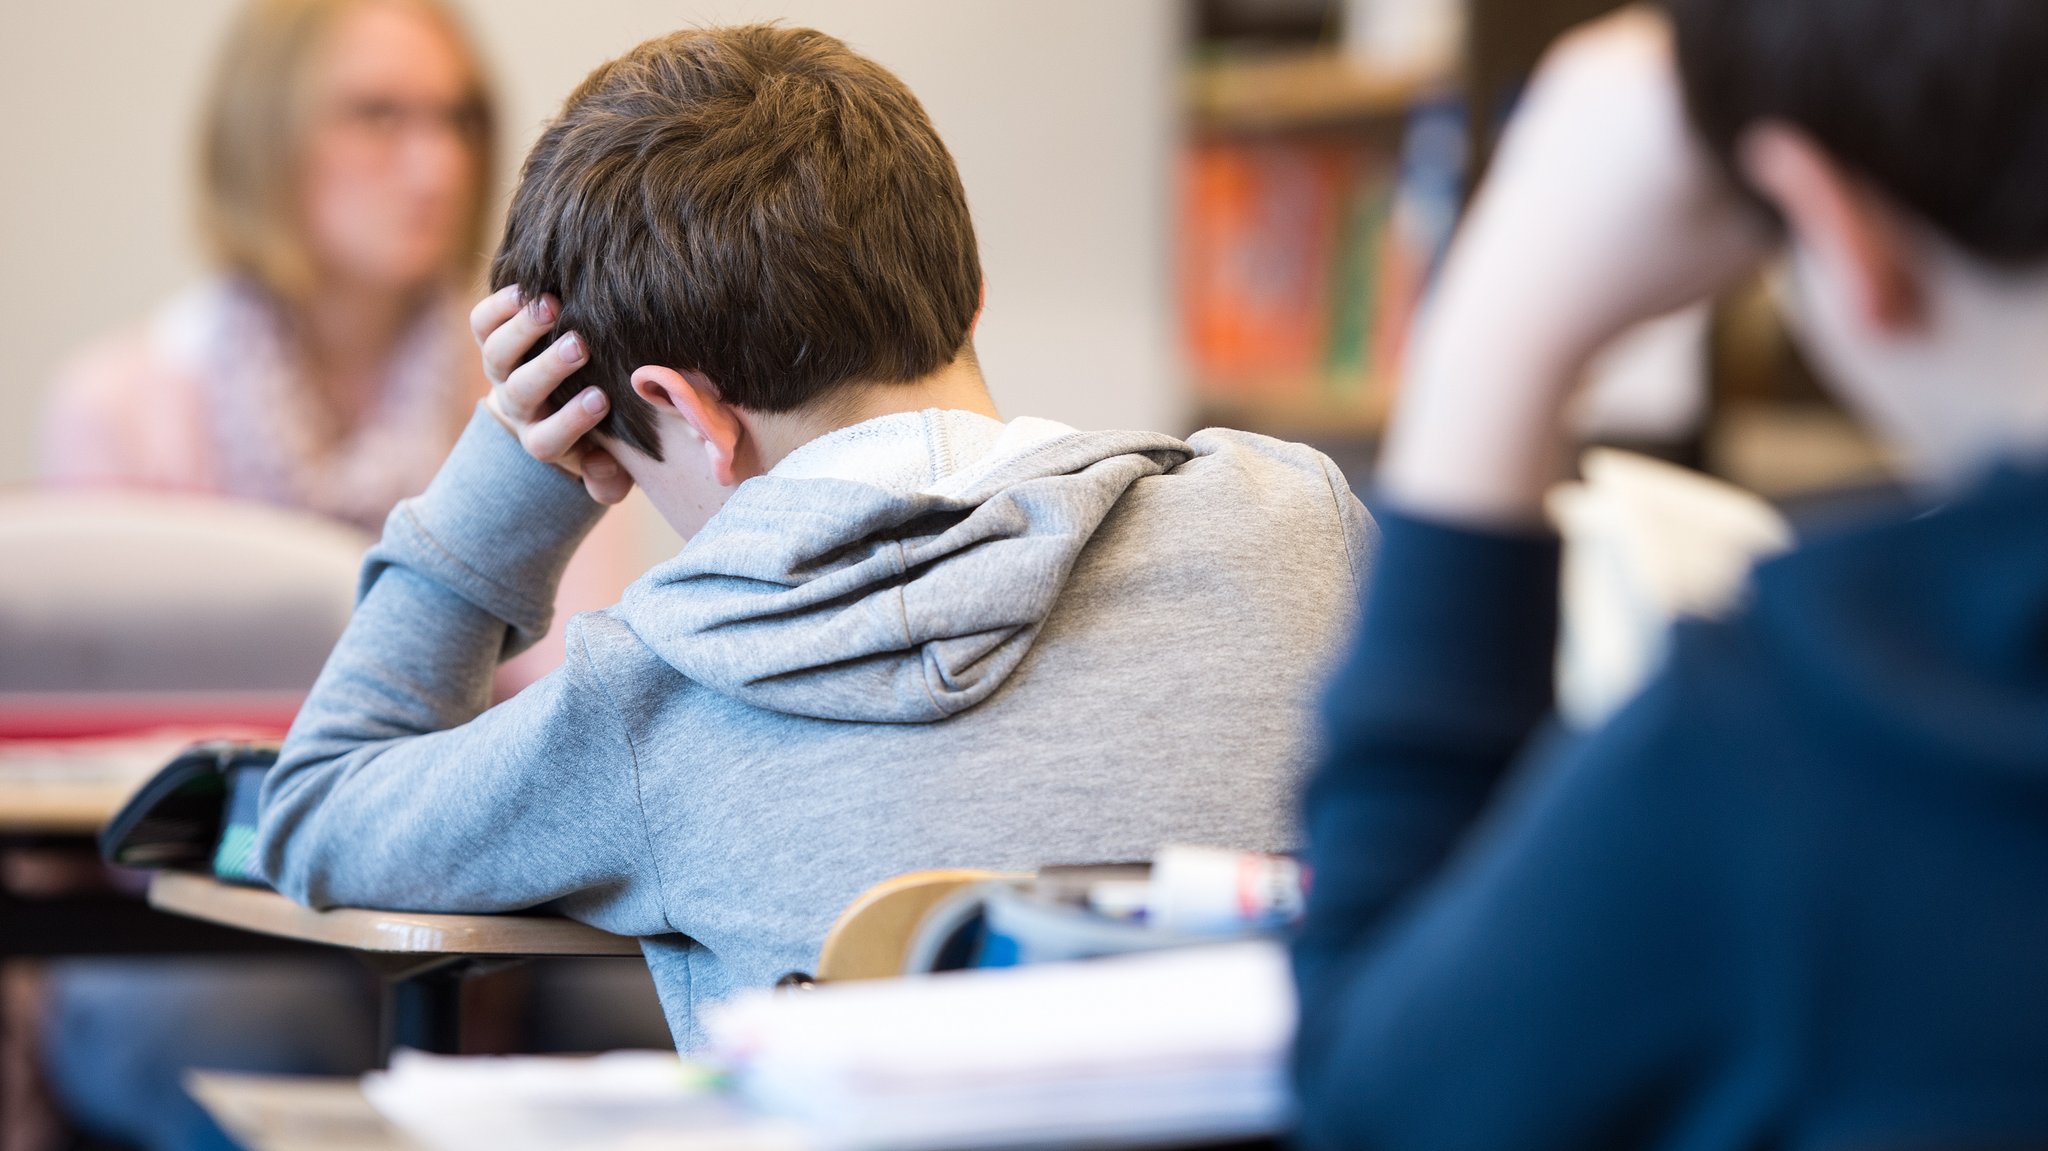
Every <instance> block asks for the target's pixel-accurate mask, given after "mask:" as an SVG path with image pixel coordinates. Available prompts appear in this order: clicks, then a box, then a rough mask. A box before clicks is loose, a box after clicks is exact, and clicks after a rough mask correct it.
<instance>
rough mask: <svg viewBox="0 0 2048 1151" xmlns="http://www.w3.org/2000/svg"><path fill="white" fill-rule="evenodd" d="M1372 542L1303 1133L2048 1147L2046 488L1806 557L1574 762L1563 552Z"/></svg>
mask: <svg viewBox="0 0 2048 1151" xmlns="http://www.w3.org/2000/svg"><path fill="white" fill-rule="evenodd" d="M1380 523H1381V525H1382V527H1383V529H1384V537H1383V538H1384V550H1383V551H1382V553H1381V561H1380V565H1379V567H1378V569H1377V571H1376V575H1375V582H1374V585H1373V587H1372V588H1371V590H1370V592H1369V604H1368V608H1367V611H1366V613H1365V615H1364V617H1363V620H1364V622H1363V625H1362V631H1361V633H1360V635H1359V636H1358V638H1357V641H1356V644H1355V646H1354V648H1353V651H1352V653H1351V655H1350V657H1349V659H1348V662H1347V664H1346V666H1345V667H1344V668H1343V670H1342V671H1341V673H1340V674H1339V676H1338V677H1337V679H1336V681H1335V682H1334V684H1333V685H1332V687H1331V689H1330V692H1329V696H1328V699H1327V702H1326V709H1325V718H1326V723H1327V730H1326V740H1325V747H1326V752H1325V759H1324V762H1323V764H1322V766H1321V769H1320V771H1319V772H1318V774H1317V777H1316V778H1315V780H1314V782H1313V783H1312V785H1311V787H1310V791H1309V795H1308V838H1309V854H1310V859H1311V862H1312V865H1313V868H1314V891H1313V894H1312V897H1311V900H1310V905H1309V915H1308V921H1307V925H1306V928H1305V930H1304V933H1303V936H1302V938H1301V940H1300V943H1299V945H1298V950H1297V971H1298V975H1299V979H1300V985H1301V996H1302V1027H1301V1036H1300V1040H1299V1048H1298V1052H1297V1060H1298V1064H1297V1075H1298V1085H1299V1088H1300V1091H1301V1096H1302V1102H1303V1120H1302V1126H1301V1141H1302V1142H1303V1143H1304V1144H1305V1145H1306V1146H1309V1147H1316V1148H1321V1147H1398V1148H1435V1147H1441V1148H1460V1149H1465V1148H1489V1149H1506V1148H1537V1147H1544V1148H1549V1147H1555V1148H1575V1149H1579V1148H1594V1147H1657V1148H1685V1149H1696V1148H1735V1147H1744V1148H1747V1147H1786V1148H1791V1147H1805V1148H1837V1147H1839V1148H1907V1147H1912V1148H1934V1147H1940V1148H1959V1147H2017V1146H2031V1147H2041V1146H2048V473H2043V472H2022V471H2018V470H2007V471H2003V472H2000V473H1997V474H1995V475H1993V476H1991V477H1990V478H1988V479H1987V480H1985V481H1984V482H1983V483H1982V484H1980V485H1978V486H1977V487H1976V488H1975V489H1974V490H1973V491H1972V492H1971V493H1969V494H1968V495H1967V496H1964V497H1962V498H1959V499H1956V500H1954V501H1953V502H1951V503H1948V504H1946V505H1944V506H1941V507H1938V508H1934V509H1932V510H1928V511H1925V512H1923V513H1920V514H1914V509H1906V508H1892V509H1889V510H1887V511H1886V512H1885V513H1884V514H1882V515H1877V516H1867V517H1865V518H1864V519H1863V520H1862V521H1861V522H1860V523H1858V524H1856V525H1854V526H1849V527H1843V528H1838V529H1836V530H1831V531H1829V532H1826V533H1824V534H1818V535H1809V536H1808V537H1807V542H1805V543H1804V544H1803V545H1802V546H1801V547H1799V548H1798V549H1797V550H1796V551H1794V552H1792V553H1790V554H1788V555H1786V556H1784V557H1782V558H1780V559H1777V560H1774V561H1772V562H1770V563H1768V564H1765V565H1763V566H1762V567H1761V568H1760V569H1759V570H1758V572H1757V575H1756V580H1755V587H1754V592H1753V595H1752V597H1751V600H1750V603H1749V606H1748V608H1747V609H1746V610H1744V611H1743V612H1741V613H1740V614H1738V615H1736V616H1735V617H1733V618H1730V619H1728V620H1725V621H1722V622H1712V623H1708V622H1689V623H1686V624H1683V625H1681V626H1680V627H1679V628H1678V629H1677V631H1676V634H1675V635H1674V637H1673V643H1672V648H1671V653H1670V656H1669V658H1668V660H1667V663H1666V665H1665V666H1664V668H1663V669H1662V671H1661V673H1660V675H1659V676H1658V677H1657V678H1656V679H1655V680H1654V681H1653V682H1652V683H1651V684H1650V685H1649V686H1648V687H1647V688H1646V689H1645V690H1644V691H1643V693H1642V694H1641V695H1640V696H1639V697H1637V698H1636V699H1635V700H1634V701H1633V702H1632V703H1630V704H1629V705H1628V706H1627V707H1626V708H1624V709H1623V710H1622V711H1621V712H1620V713H1618V714H1617V715H1616V717H1615V718H1614V719H1613V720H1612V721H1611V722H1610V723H1609V724H1608V725H1607V726H1606V727H1605V728H1603V729H1601V730H1600V731H1598V732H1596V733H1594V734H1592V735H1590V736H1588V737H1585V738H1577V739H1574V738H1567V737H1564V736H1562V735H1560V734H1558V732H1557V731H1556V730H1555V729H1553V728H1550V727H1549V726H1547V725H1546V723H1545V716H1546V715H1547V714H1548V710H1549V704H1550V699H1551V674H1550V669H1551V653H1552V647H1553V640H1554V637H1555V632H1556V607H1555V605H1556V601H1557V546H1556V543H1555V542H1554V541H1552V540H1548V539H1536V538H1522V539H1517V538H1508V537H1504V536H1497V535H1488V534H1481V533H1474V532H1467V531H1460V530H1453V529H1450V528H1446V527H1443V526H1438V525H1433V524H1430V523H1425V522H1421V521H1419V520H1416V519H1412V518H1408V517H1404V516H1401V515H1398V514H1384V513H1383V514H1382V515H1381V517H1380Z"/></svg>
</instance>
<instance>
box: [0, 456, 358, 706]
mask: <svg viewBox="0 0 2048 1151" xmlns="http://www.w3.org/2000/svg"><path fill="white" fill-rule="evenodd" d="M369 542H370V541H369V540H368V538H367V537H365V536H363V535H362V534H360V533H358V532H356V531H354V530H352V529H349V528H345V527H341V526H338V525H335V524H331V523H328V522H326V521H324V520H320V519H317V518H315V517H312V516H308V515H304V514H300V513H294V512H289V511H284V510H280V509H277V508H271V507H266V506H262V505H257V504H247V503H234V502H231V501H225V500H215V499H202V498H198V497H194V496H179V495H158V494H148V493H127V492H99V493H82V494H74V493H61V492H59V493H51V492H18V493H6V494H4V495H0V555H4V556H8V557H10V558H11V559H12V560H13V561H15V562H9V563H5V564H0V651H4V652H6V653H7V658H6V659H4V660H0V735H11V736H15V737H43V738H50V737H61V736H69V735H101V734H110V733H111V732H113V731H117V730H138V729H142V728H147V727H155V726H165V725H171V726H207V725H220V724H222V723H224V722H225V723H227V724H229V725H231V726H243V725H249V724H250V723H251V722H252V721H254V724H255V725H256V726H265V727H270V726H274V727H277V728H279V729H280V730H281V729H282V727H283V725H284V724H285V723H287V722H289V721H290V719H291V715H292V712H294V711H295V710H297V706H298V702H299V700H300V699H301V698H302V697H303V696H304V695H305V692H306V690H307V689H308V688H309V687H311V686H312V683H313V679H314V677H315V676H317V675H318V674H319V672H320V668H321V665H322V664H323V663H325V662H326V659H327V653H328V651H329V649H331V648H332V647H333V646H334V641H335V639H336V638H337V637H338V636H339V635H340V634H341V629H342V627H343V625H345V624H346V623H347V622H348V616H349V611H350V608H351V606H352V605H353V601H354V594H355V584H356V575H357V571H358V569H359V568H360V566H361V563H362V556H363V552H364V551H365V550H366V549H367V547H368V545H369Z"/></svg>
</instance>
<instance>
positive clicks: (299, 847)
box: [256, 747, 324, 907]
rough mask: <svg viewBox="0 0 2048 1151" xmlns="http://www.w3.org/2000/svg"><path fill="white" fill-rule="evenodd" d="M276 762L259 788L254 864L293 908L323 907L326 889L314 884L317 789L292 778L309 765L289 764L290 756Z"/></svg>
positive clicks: (316, 872) (317, 853)
mask: <svg viewBox="0 0 2048 1151" xmlns="http://www.w3.org/2000/svg"><path fill="white" fill-rule="evenodd" d="M285 750H286V753H287V755H286V756H284V757H280V758H279V760H278V763H277V766H276V767H274V768H272V769H271V773H270V778H269V779H266V780H265V781H264V784H263V799H262V804H261V806H260V809H259V811H258V814H257V817H256V862H257V866H258V868H260V869H261V871H262V873H263V879H264V881H265V882H267V883H269V884H270V886H271V887H273V888H275V889H277V891H278V892H279V893H280V894H282V895H284V896H286V897H287V898H289V899H291V900H293V901H294V902H297V903H302V904H305V905H307V906H309V907H317V906H323V905H324V904H323V903H322V901H321V893H322V891H323V889H324V885H323V884H320V883H319V882H318V876H319V865H318V861H319V857H320V851H319V845H318V843H317V842H316V839H317V836H316V835H315V833H314V831H313V829H312V827H311V826H310V825H311V823H312V822H313V821H312V819H311V817H312V816H313V814H314V812H315V810H316V809H317V807H318V804H319V800H318V798H317V797H316V793H315V789H312V788H309V787H306V786H304V784H305V783H306V780H304V779H303V778H295V777H296V776H299V774H300V773H301V772H303V771H305V770H306V769H307V768H308V767H309V765H306V764H294V763H292V761H291V759H290V757H289V753H290V751H291V748H290V747H287V748H286V749H285Z"/></svg>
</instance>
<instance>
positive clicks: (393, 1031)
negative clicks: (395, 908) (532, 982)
mask: <svg viewBox="0 0 2048 1151" xmlns="http://www.w3.org/2000/svg"><path fill="white" fill-rule="evenodd" d="M363 958H364V960H365V961H367V962H368V963H369V964H370V966H371V967H372V968H373V969H374V970H376V972H377V973H378V975H380V976H381V977H382V978H383V980H384V989H383V993H382V996H381V1000H382V1003H381V1009H382V1016H383V1018H382V1019H381V1020H380V1023H379V1028H378V1062H379V1064H380V1065H382V1066H389V1065H390V1063H391V1053H392V1052H393V1051H395V1050H397V1049H398V1048H400V1047H410V1048H412V1049H413V1050H415V1051H425V1052H428V1053H430V1054H434V1055H460V1054H462V987H463V984H464V983H466V982H468V980H469V978H470V976H472V975H483V974H485V973H487V972H492V971H498V970H501V969H503V968H506V967H511V966H514V965H516V964H518V963H521V962H523V960H520V959H486V958H481V957H478V956H473V955H437V956H432V957H429V958H420V957H418V956H399V955H365V956H363Z"/></svg>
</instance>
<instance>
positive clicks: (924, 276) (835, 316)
mask: <svg viewBox="0 0 2048 1151" xmlns="http://www.w3.org/2000/svg"><path fill="white" fill-rule="evenodd" d="M515 283H516V284H518V285H519V286H520V290H521V292H522V293H524V294H525V295H527V296H528V297H532V296H536V295H539V294H541V293H552V294H553V295H555V296H556V297H557V298H558V299H559V300H561V302H562V311H561V318H560V320H559V323H558V327H557V330H558V331H564V332H567V331H575V332H578V333H580V334H581V335H582V337H583V339H584V341H585V344H586V346H587V347H588V349H589V354H590V359H589V361H588V362H587V363H586V364H585V365H584V366H583V368H582V369H581V370H579V371H578V372H577V373H576V374H575V375H574V376H572V377H570V379H569V380H568V381H566V382H565V383H564V384H563V385H562V387H561V388H560V389H558V390H557V391H556V393H555V395H554V402H555V403H556V404H557V405H559V404H562V403H566V402H567V401H568V399H569V398H570V397H571V396H573V395H574V394H575V393H576V392H577V391H579V390H581V389H582V388H584V387H585V386H588V385H589V384H591V383H595V384H596V385H597V386H598V387H600V388H602V389H604V392H605V394H606V395H607V396H608V397H609V398H610V400H611V410H610V411H609V412H608V413H607V414H606V416H605V421H604V423H603V424H601V425H600V426H599V430H600V431H601V432H604V433H605V434H607V435H609V436H612V437H614V438H616V439H619V440H622V441H624V442H625V443H628V444H631V445H632V446H633V447H635V448H637V449H639V450H640V451H641V452H644V453H646V454H647V455H649V456H652V457H654V458H656V459H659V458H660V456H661V445H660V443H659V442H658V440H657V438H656V433H655V430H654V420H653V410H652V408H650V407H649V406H648V404H647V402H646V401H644V400H642V399H640V398H639V397H638V396H635V395H634V394H633V391H632V385H631V383H630V377H631V375H632V373H633V371H634V370H635V369H637V368H639V367H642V366H644V365H647V364H659V365H662V366H664V367H670V368H676V369H679V370H691V371H698V372H702V373H703V374H704V375H706V376H708V377H710V379H711V380H712V382H713V383H714V384H716V385H717V387H718V390H719V394H720V396H721V397H722V398H723V399H724V400H726V401H727V402H729V403H732V404H735V405H737V406H739V407H742V408H749V409H753V410H756V411H764V412H781V411H790V410H792V409H796V408H800V407H803V406H805V405H807V404H809V403H810V402H811V401H813V400H815V399H817V398H818V397H820V396H821V395H823V394H825V393H827V392H830V391H832V390H834V389H836V388H839V387H842V386H845V385H849V384H868V383H875V384H881V383H902V382H907V381H910V380H914V379H916V378H918V377H919V376H923V375H927V374H929V373H931V372H934V371H936V370H938V369H939V368H941V367H943V366H944V365H945V364H947V363H949V362H951V360H952V359H953V357H954V356H956V355H957V354H958V353H959V352H960V351H961V350H962V349H963V348H964V347H965V345H966V343H967V335H968V330H969V328H970V326H971V325H972V324H973V322H974V313H975V310H976V308H977V307H978V306H979V304H980V296H981V262H980V258H979V256H978V255H977V253H976V250H975V243H974V225H973V223H972V221H971V220H970V219H969V218H968V213H967V195H966V192H965V190H964V189H963V188H962V187H961V184H960V174H959V172H958V170H957V169H956V168H955V167H954V165H953V157H952V155H951V154H950V153H948V152H947V151H946V146H945V144H943V143H941V142H940V140H939V136H938V132H937V131H936V130H934V129H933V127H932V124H931V120H930V119H929V118H928V117H927V116H926V115H925V111H924V108H923V106H922V105H920V104H919V103H918V101H917V98H916V97H915V96H913V95H911V93H910V90H909V89H908V88H907V87H905V86H904V84H903V82H902V81H901V80H898V79H897V78H896V77H895V76H893V75H891V74H890V73H889V72H888V71H887V70H886V69H884V68H882V67H881V66H880V65H878V64H876V63H875V62H873V61H872V60H868V59H866V58H865V57H863V56H860V55H859V54H857V53H855V52H854V51H853V50H851V49H849V48H848V47H847V46H846V45H845V44H843V43H841V42H840V41H838V40H835V39H833V38H832V37H830V36H827V35H825V34H824V33H822V32H816V31H813V30H810V29H807V28H779V27H775V26H773V25H765V24H757V25H748V26H743V27H730V28H708V29H694V30H689V31H683V32H677V33H675V34H673V35H670V36H665V37H662V38H659V39H656V40H650V41H648V42H647V43H645V44H642V45H640V46H639V47H638V48H635V49H633V50H632V51H631V52H628V53H627V54H626V55H624V56H621V57H620V58H618V59H616V60H613V61H612V62H610V63H609V64H606V65H604V66H602V67H600V68H599V69H597V71H595V72H593V73H591V74H590V76H589V78H588V79H586V80H584V81H583V83H582V84H581V85H580V86H579V87H578V88H577V89H576V91H575V92H574V93H572V94H571V95H570V96H569V99H568V102H567V103H566V104H565V105H564V106H563V109H562V114H561V116H560V117H559V118H557V119H556V120H555V122H554V123H553V124H551V125H549V126H548V128H547V130H546V132H544V133H543V134H542V135H541V138H540V142H539V143H537V144H535V145H534V148H533V152H532V154H531V155H529V156H528V157H527V159H526V167H525V169H524V171H522V172H521V174H520V178H519V190H518V192H517V193H516V194H515V195H514V197H513V200H512V208H511V212H510V214H509V215H508V217H507V219H506V222H505V240H504V243H503V244H502V245H501V246H500V247H499V249H498V255H497V259H496V260H495V261H494V262H493V263H492V265H491V286H492V287H493V288H500V287H503V286H505V285H506V284H515Z"/></svg>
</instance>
